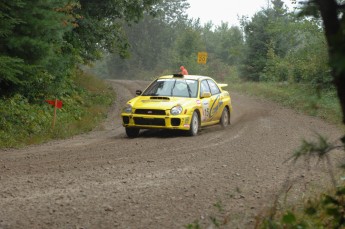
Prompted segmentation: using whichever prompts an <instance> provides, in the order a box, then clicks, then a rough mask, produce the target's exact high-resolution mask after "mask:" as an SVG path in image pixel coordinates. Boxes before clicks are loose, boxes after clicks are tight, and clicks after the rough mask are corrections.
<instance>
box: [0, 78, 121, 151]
mask: <svg viewBox="0 0 345 229" xmlns="http://www.w3.org/2000/svg"><path fill="white" fill-rule="evenodd" d="M114 98H115V94H114V92H113V90H112V89H111V88H109V87H108V86H107V85H106V84H105V83H104V81H102V80H101V79H98V78H96V77H95V76H93V75H90V74H86V73H83V72H80V71H78V72H77V73H76V75H75V78H74V80H73V85H72V86H71V89H70V90H69V92H68V93H66V94H64V95H62V96H61V97H60V98H59V99H60V100H62V101H63V107H62V109H57V116H56V121H55V126H54V128H53V127H52V122H53V117H54V108H53V107H52V106H51V105H49V104H47V103H46V102H45V101H42V102H41V103H35V104H30V103H29V102H28V100H27V99H26V98H24V97H23V96H21V95H15V96H13V97H11V98H7V99H0V148H13V147H16V148H18V147H22V146H26V145H31V144H38V143H42V142H45V141H48V140H52V139H63V138H68V137H70V136H73V135H76V134H80V133H84V132H87V131H90V130H92V129H93V128H95V127H96V126H97V125H98V124H99V123H100V121H101V120H102V119H103V118H105V117H106V114H107V111H108V109H109V106H110V105H111V104H112V102H113V101H114Z"/></svg>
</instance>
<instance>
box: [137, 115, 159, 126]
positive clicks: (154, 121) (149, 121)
mask: <svg viewBox="0 0 345 229" xmlns="http://www.w3.org/2000/svg"><path fill="white" fill-rule="evenodd" d="M134 123H135V125H147V126H165V119H164V118H138V117H135V118H134Z"/></svg>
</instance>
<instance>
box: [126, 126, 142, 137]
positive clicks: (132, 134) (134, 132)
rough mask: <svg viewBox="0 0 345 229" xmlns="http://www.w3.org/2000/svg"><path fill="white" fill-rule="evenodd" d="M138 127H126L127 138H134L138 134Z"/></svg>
mask: <svg viewBox="0 0 345 229" xmlns="http://www.w3.org/2000/svg"><path fill="white" fill-rule="evenodd" d="M139 131H140V129H139V128H128V127H126V134H127V136H128V137H129V138H136V137H138V135H139Z"/></svg>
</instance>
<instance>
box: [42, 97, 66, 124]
mask: <svg viewBox="0 0 345 229" xmlns="http://www.w3.org/2000/svg"><path fill="white" fill-rule="evenodd" d="M46 102H47V103H49V104H50V105H52V106H54V117H53V122H52V129H54V127H55V121H56V109H61V108H62V101H61V100H58V99H55V100H46Z"/></svg>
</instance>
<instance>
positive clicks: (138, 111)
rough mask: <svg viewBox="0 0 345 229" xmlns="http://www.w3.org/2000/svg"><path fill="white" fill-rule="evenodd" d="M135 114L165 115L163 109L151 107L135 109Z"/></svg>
mask: <svg viewBox="0 0 345 229" xmlns="http://www.w3.org/2000/svg"><path fill="white" fill-rule="evenodd" d="M135 114H145V115H166V114H165V110H153V109H136V110H135Z"/></svg>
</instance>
